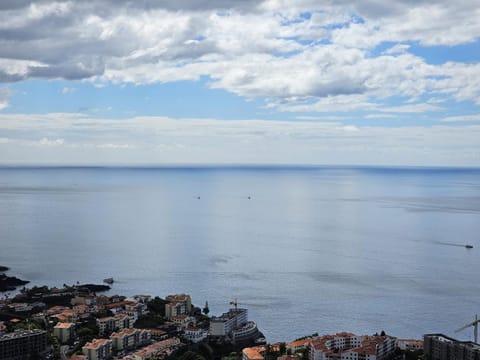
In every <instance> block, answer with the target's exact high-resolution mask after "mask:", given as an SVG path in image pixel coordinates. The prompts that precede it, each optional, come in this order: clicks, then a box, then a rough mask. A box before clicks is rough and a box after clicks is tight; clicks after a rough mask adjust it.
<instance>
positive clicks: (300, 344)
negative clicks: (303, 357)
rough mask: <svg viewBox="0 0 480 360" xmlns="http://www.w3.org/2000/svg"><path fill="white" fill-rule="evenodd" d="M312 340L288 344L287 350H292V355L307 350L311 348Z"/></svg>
mask: <svg viewBox="0 0 480 360" xmlns="http://www.w3.org/2000/svg"><path fill="white" fill-rule="evenodd" d="M311 342H312V338H306V339H302V340H295V341H291V342H289V343H287V350H290V351H291V352H292V353H296V352H298V351H302V350H305V349H306V348H308V347H309V346H310V343H311Z"/></svg>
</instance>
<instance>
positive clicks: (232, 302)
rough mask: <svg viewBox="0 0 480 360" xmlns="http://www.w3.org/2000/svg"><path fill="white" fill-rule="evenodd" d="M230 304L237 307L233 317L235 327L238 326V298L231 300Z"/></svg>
mask: <svg viewBox="0 0 480 360" xmlns="http://www.w3.org/2000/svg"><path fill="white" fill-rule="evenodd" d="M230 305H233V306H234V307H235V318H234V319H233V328H234V329H236V328H237V316H238V302H237V299H235V300H233V301H230Z"/></svg>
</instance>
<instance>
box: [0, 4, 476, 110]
mask: <svg viewBox="0 0 480 360" xmlns="http://www.w3.org/2000/svg"><path fill="white" fill-rule="evenodd" d="M479 17H480V8H479V7H478V4H477V3H476V1H474V0H465V1H461V2H451V1H446V0H441V1H436V2H434V3H432V2H430V1H416V2H412V1H410V0H401V1H395V2H378V1H371V0H359V1H355V2H353V3H352V2H351V1H346V0H342V1H325V2H322V3H321V4H319V2H318V1H313V0H295V1H286V0H264V1H253V0H246V1H233V0H214V1H207V0H200V1H187V0H175V1H173V0H167V1H161V2H159V1H153V0H147V1H142V2H132V1H127V0H119V1H113V0H108V1H105V0H102V1H100V0H92V1H88V2H80V1H75V2H74V1H62V0H59V1H53V0H36V1H34V0H20V1H9V0H7V1H2V2H1V5H0V82H5V83H9V82H14V81H20V80H24V79H31V78H42V79H59V78H61V79H67V80H84V79H88V80H90V81H93V82H94V83H95V84H96V85H97V86H104V85H105V83H109V82H112V83H126V82H128V83H135V84H145V83H152V82H156V83H164V82H173V81H180V80H191V81H196V80H199V79H201V78H203V77H206V78H208V79H210V82H209V83H208V84H209V86H210V87H212V88H220V89H224V90H227V91H230V92H232V93H235V94H238V95H240V96H244V97H248V98H252V97H265V98H268V99H270V100H269V101H268V104H269V106H271V107H277V109H279V110H284V111H303V110H304V111H310V110H311V111H317V110H318V109H325V103H324V102H325V101H326V102H327V103H331V98H335V97H338V96H340V97H349V98H350V99H351V100H352V102H353V103H355V106H354V107H355V108H358V107H359V106H361V105H362V104H363V105H364V106H365V107H364V108H363V109H364V110H369V109H371V107H372V105H371V104H372V103H377V106H378V104H379V103H381V102H382V99H385V98H388V97H390V96H403V97H405V98H407V99H408V98H413V97H418V96H420V95H425V94H427V95H429V96H435V95H436V94H443V95H446V96H450V97H452V98H453V99H455V100H456V101H465V100H467V101H474V102H477V104H478V102H479V101H480V100H478V99H480V85H479V84H480V81H479V76H480V75H479V73H480V71H479V69H478V67H479V66H478V64H461V63H447V64H443V65H432V64H429V63H428V62H427V60H425V59H422V58H420V57H418V56H414V55H412V54H411V53H409V50H410V49H409V46H410V45H409V44H408V43H412V42H415V43H418V44H420V45H425V46H431V45H441V46H453V45H458V44H466V43H469V42H474V41H478V39H479V38H480V22H478V21H476V19H478V18H479ZM425 19H429V20H428V21H425ZM384 42H389V43H392V44H393V45H392V46H391V47H390V48H389V49H388V50H386V51H384V52H383V53H382V54H380V55H375V54H374V53H373V52H372V50H373V49H374V48H375V47H376V46H377V45H379V44H382V43H384ZM359 96H365V97H367V98H368V99H369V100H368V101H362V102H358V101H356V99H358V97H359ZM325 99H326V100H325ZM302 109H303V110H302ZM320 111H322V110H320Z"/></svg>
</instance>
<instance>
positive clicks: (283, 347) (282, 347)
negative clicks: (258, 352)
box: [278, 342, 287, 355]
mask: <svg viewBox="0 0 480 360" xmlns="http://www.w3.org/2000/svg"><path fill="white" fill-rule="evenodd" d="M278 349H279V351H280V355H285V353H286V352H287V346H286V345H285V343H284V342H282V343H280V344H279V345H278Z"/></svg>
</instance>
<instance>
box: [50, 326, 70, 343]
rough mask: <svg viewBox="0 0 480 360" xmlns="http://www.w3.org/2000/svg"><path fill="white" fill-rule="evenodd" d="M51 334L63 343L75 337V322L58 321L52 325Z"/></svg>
mask: <svg viewBox="0 0 480 360" xmlns="http://www.w3.org/2000/svg"><path fill="white" fill-rule="evenodd" d="M53 335H55V336H56V337H57V338H58V340H59V341H60V342H61V343H62V344H65V343H67V342H69V341H70V340H71V339H73V338H74V337H75V324H73V323H62V322H59V323H57V325H55V326H54V327H53Z"/></svg>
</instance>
